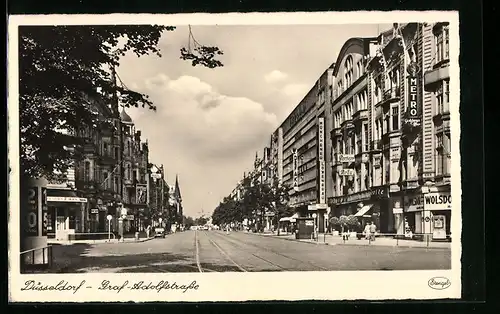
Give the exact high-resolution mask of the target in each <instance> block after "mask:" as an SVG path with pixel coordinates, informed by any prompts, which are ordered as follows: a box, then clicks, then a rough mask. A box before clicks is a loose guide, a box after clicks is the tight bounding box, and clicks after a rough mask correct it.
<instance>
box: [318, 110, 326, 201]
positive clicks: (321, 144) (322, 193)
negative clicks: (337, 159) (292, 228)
mask: <svg viewBox="0 0 500 314" xmlns="http://www.w3.org/2000/svg"><path fill="white" fill-rule="evenodd" d="M318 160H319V202H318V203H319V204H326V169H325V119H324V118H323V117H321V118H319V120H318Z"/></svg>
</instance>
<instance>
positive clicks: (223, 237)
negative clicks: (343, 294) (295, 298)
mask: <svg viewBox="0 0 500 314" xmlns="http://www.w3.org/2000/svg"><path fill="white" fill-rule="evenodd" d="M214 234H217V236H218V237H219V238H221V239H224V240H226V241H228V242H231V241H232V243H233V244H235V245H238V246H240V247H241V245H248V246H252V247H254V248H257V249H259V250H263V251H266V252H269V253H271V254H275V255H278V256H281V257H284V258H287V259H289V260H292V261H295V262H299V263H302V264H306V265H309V266H312V267H314V268H316V269H317V270H326V271H327V270H328V268H325V267H322V266H319V265H316V264H313V263H311V262H309V261H304V260H301V259H297V258H294V257H291V256H288V255H285V254H283V253H280V252H277V251H275V250H272V249H269V248H266V247H263V246H260V245H256V244H254V243H250V242H243V241H241V240H238V239H236V238H234V237H230V236H229V235H225V236H224V235H223V234H221V233H218V232H215V233H214ZM229 239H231V240H229ZM237 243H240V244H237ZM252 255H254V256H256V255H255V254H252ZM256 257H257V258H260V259H263V258H262V257H260V256H256ZM267 262H268V263H272V264H274V263H273V262H270V261H267ZM275 266H276V267H279V268H282V269H283V270H284V271H286V270H288V269H285V268H283V267H281V266H279V265H275Z"/></svg>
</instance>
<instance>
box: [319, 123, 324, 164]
mask: <svg viewBox="0 0 500 314" xmlns="http://www.w3.org/2000/svg"><path fill="white" fill-rule="evenodd" d="M318 158H319V160H325V119H324V118H319V119H318Z"/></svg>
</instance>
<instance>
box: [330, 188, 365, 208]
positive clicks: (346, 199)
mask: <svg viewBox="0 0 500 314" xmlns="http://www.w3.org/2000/svg"><path fill="white" fill-rule="evenodd" d="M370 197H371V191H363V192H359V193H356V194H350V195H344V196H338V197H334V198H333V203H334V204H337V205H338V204H346V203H352V202H360V201H366V200H369V199H370Z"/></svg>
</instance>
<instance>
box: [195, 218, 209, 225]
mask: <svg viewBox="0 0 500 314" xmlns="http://www.w3.org/2000/svg"><path fill="white" fill-rule="evenodd" d="M207 222H208V219H207V218H205V217H203V216H201V217H198V218H196V219H195V220H194V223H195V224H196V225H197V226H204V225H206V224H207Z"/></svg>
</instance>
